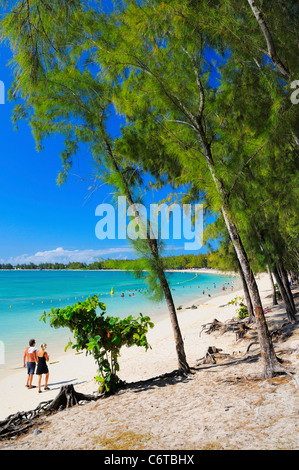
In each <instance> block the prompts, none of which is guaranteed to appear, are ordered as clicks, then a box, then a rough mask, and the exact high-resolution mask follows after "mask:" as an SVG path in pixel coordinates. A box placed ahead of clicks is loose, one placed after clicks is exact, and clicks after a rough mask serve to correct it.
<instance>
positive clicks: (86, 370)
mask: <svg viewBox="0 0 299 470" xmlns="http://www.w3.org/2000/svg"><path fill="white" fill-rule="evenodd" d="M188 272H189V270H188ZM193 272H194V271H193ZM213 274H216V273H215V272H214V271H213ZM221 274H222V275H224V276H226V277H227V276H228V275H227V273H221ZM239 281H240V280H239ZM239 281H238V280H237V281H236V283H237V285H236V287H235V288H234V290H233V291H231V290H230V291H229V292H228V291H224V292H220V293H215V294H213V295H212V296H211V297H209V298H208V299H204V298H202V297H201V298H195V299H193V300H192V301H190V302H186V303H185V304H184V305H183V306H182V309H179V310H177V316H178V321H179V324H180V328H181V330H182V335H183V337H184V341H186V343H185V349H186V355H187V357H188V356H189V357H190V358H188V360H190V362H191V363H192V362H194V361H195V360H196V357H194V353H193V352H192V344H189V341H188V340H187V338H186V337H185V332H184V330H185V329H186V328H188V326H189V324H190V322H192V324H194V325H196V324H202V323H205V322H206V321H207V320H208V319H209V318H210V316H212V313H211V308H212V309H213V308H214V307H215V308H217V309H221V310H222V312H221V316H223V315H222V314H223V312H224V310H225V309H223V308H222V307H223V304H225V305H227V302H228V301H229V300H231V299H232V298H234V297H235V296H237V295H238V296H241V295H242V294H243V291H242V289H241V288H240V287H241V285H240V284H241V282H239ZM192 305H196V306H197V308H196V309H191V308H190V307H191V306H192ZM229 307H230V308H229V317H231V316H233V315H232V310H233V309H234V308H235V307H234V306H229ZM212 319H213V318H212ZM67 334H68V336H70V332H67ZM148 340H149V344H150V345H151V347H152V348H153V349H151V350H149V351H147V352H145V351H144V350H143V349H142V348H137V347H131V348H123V350H122V351H121V357H120V361H119V362H120V372H119V377H120V378H121V379H123V380H125V381H127V380H128V378H127V371H126V368H125V367H123V366H122V364H123V363H126V362H127V361H129V362H130V361H131V360H132V358H134V361H135V360H136V359H137V358H138V360H141V358H142V360H144V361H145V362H144V367H145V369H146V370H147V371H148V372H146V373H145V372H141V373H140V368H137V370H135V373H134V374H133V375H132V378H133V377H134V379H136V380H143V379H144V378H150V377H151V375H152V374H151V372H150V371H151V368H148V367H147V366H146V363H147V360H149V361H152V356H153V354H151V352H152V351H153V350H154V351H155V353H154V355H156V352H157V351H158V349H159V348H160V347H163V352H162V353H161V354H162V355H163V358H164V360H165V358H169V365H167V370H164V369H163V366H162V367H161V366H159V365H158V364H157V363H156V361H155V363H156V366H157V370H156V367H155V372H154V375H157V374H159V373H162V374H163V373H165V372H171V370H173V369H176V368H177V365H176V352H175V346H174V340H173V333H172V327H171V322H170V318H169V315H168V312H167V311H166V312H165V315H163V317H160V319H159V320H158V321H157V322H156V323H155V327H154V328H153V330H150V331H149V332H148ZM164 342H165V345H164ZM65 345H66V343H65V342H64V343H63V347H62V346H61V348H60V350H61V352H59V350H55V349H52V350H51V349H49V351H48V353H49V356H50V361H49V371H50V376H49V387H50V389H51V390H50V391H48V392H44V393H42V394H38V393H37V388H36V389H33V390H28V389H26V388H25V383H26V379H27V372H26V369H25V368H23V367H18V368H17V369H14V370H11V371H10V372H9V373H8V374H7V375H5V376H3V377H1V378H0V403H1V408H0V420H1V419H4V418H6V417H7V416H8V415H10V414H13V413H16V412H18V411H28V410H31V409H34V408H35V407H36V406H37V405H38V404H39V403H40V401H43V400H45V399H46V400H49V399H52V398H54V397H55V396H56V395H57V393H58V392H59V390H60V387H61V386H62V385H63V384H68V383H72V384H73V385H74V386H76V390H77V389H78V391H81V392H82V393H94V392H95V391H96V389H97V385H96V384H95V382H94V380H93V377H94V376H95V375H96V364H95V363H94V360H93V358H92V356H86V355H85V352H80V353H75V352H74V350H68V351H67V352H64V351H63V349H64V347H65ZM197 357H198V356H197ZM158 362H159V361H158ZM140 367H142V366H141V365H140ZM130 369H131V374H132V368H131V367H130ZM43 383H44V379H43V380H42V384H43ZM33 384H34V385H37V376H36V375H35V376H34V378H33Z"/></svg>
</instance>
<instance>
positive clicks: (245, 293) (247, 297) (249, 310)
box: [237, 258, 255, 323]
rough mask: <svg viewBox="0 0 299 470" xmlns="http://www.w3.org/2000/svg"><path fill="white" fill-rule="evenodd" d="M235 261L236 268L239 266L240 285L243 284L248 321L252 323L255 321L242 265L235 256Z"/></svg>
mask: <svg viewBox="0 0 299 470" xmlns="http://www.w3.org/2000/svg"><path fill="white" fill-rule="evenodd" d="M237 261H238V268H239V273H240V278H241V281H242V285H243V291H244V296H245V302H246V306H247V310H248V323H254V322H255V318H254V312H253V308H252V302H251V298H250V294H249V290H248V286H247V282H246V280H245V276H244V273H243V270H242V267H241V265H240V261H239V260H238V258H237Z"/></svg>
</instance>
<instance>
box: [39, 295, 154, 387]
mask: <svg viewBox="0 0 299 470" xmlns="http://www.w3.org/2000/svg"><path fill="white" fill-rule="evenodd" d="M97 309H100V310H101V312H100V313H98V312H97ZM47 318H49V320H50V326H51V327H53V328H61V327H67V328H69V329H70V330H71V332H72V333H73V336H74V343H73V342H72V341H70V342H69V343H68V345H67V346H66V348H65V349H67V348H69V347H72V348H73V349H76V350H77V351H83V350H85V351H86V354H92V355H93V357H94V359H95V361H96V363H97V365H98V375H97V376H96V377H95V379H96V381H97V382H98V383H99V392H100V393H112V392H114V391H115V390H116V388H117V386H118V385H119V383H120V379H119V378H118V376H117V372H118V371H119V364H118V357H119V353H120V349H121V347H122V346H129V347H130V346H133V345H136V346H142V347H144V348H145V349H146V350H147V349H148V348H149V347H150V346H149V344H148V342H147V337H146V333H147V332H148V329H149V328H153V326H154V324H153V323H152V322H151V320H150V318H149V317H144V316H143V315H142V313H140V314H139V317H138V318H133V317H132V316H129V317H127V318H124V319H120V318H118V317H111V316H107V315H106V305H105V304H103V303H102V302H99V300H98V296H97V295H94V296H93V297H91V298H87V299H86V300H85V301H83V302H77V303H76V304H74V305H71V306H67V307H64V308H56V309H54V308H52V309H51V311H50V312H49V313H46V312H44V314H43V315H42V317H41V318H40V320H43V321H44V322H46V319H47Z"/></svg>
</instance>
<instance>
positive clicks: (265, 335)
mask: <svg viewBox="0 0 299 470" xmlns="http://www.w3.org/2000/svg"><path fill="white" fill-rule="evenodd" d="M222 213H223V217H224V220H225V222H226V226H227V228H228V231H229V234H230V237H231V240H232V242H233V245H234V247H235V250H236V253H237V256H238V259H239V262H240V264H241V267H242V269H243V272H244V277H245V280H246V282H247V285H248V289H249V291H250V296H251V300H252V304H253V308H254V315H255V319H256V325H257V331H258V338H259V343H260V347H261V355H262V357H263V360H264V377H265V378H269V377H273V376H275V375H276V373H277V372H279V371H281V369H282V368H281V366H280V364H279V362H278V360H277V357H276V355H275V351H274V347H273V343H272V340H271V336H270V333H269V329H268V326H267V323H266V319H265V315H264V311H263V307H262V302H261V299H260V294H259V290H258V287H257V284H256V281H255V277H254V275H253V272H252V270H251V266H250V263H249V261H248V258H247V255H246V252H245V250H244V247H243V244H242V241H241V238H240V235H239V233H238V230H237V228H236V226H235V224H234V222H233V220H232V216H231V214H230V212H229V211H228V209H227V208H224V207H223V208H222Z"/></svg>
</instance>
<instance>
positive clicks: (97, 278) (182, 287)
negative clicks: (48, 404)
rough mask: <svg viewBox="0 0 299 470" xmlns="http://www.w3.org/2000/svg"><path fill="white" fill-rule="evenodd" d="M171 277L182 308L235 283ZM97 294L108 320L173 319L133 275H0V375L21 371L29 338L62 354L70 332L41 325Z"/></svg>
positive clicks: (184, 275) (227, 279)
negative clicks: (47, 315)
mask: <svg viewBox="0 0 299 470" xmlns="http://www.w3.org/2000/svg"><path fill="white" fill-rule="evenodd" d="M167 276H168V279H169V282H170V285H171V290H172V294H173V298H174V302H175V305H176V306H177V307H178V306H179V305H185V304H186V303H188V302H192V301H193V300H195V299H200V298H201V299H202V300H204V301H206V300H208V298H209V297H208V295H210V296H212V295H214V294H217V293H220V292H221V290H222V286H223V285H225V286H226V287H230V286H231V285H232V284H233V283H234V282H235V279H233V278H230V277H227V276H219V275H214V274H208V273H207V274H205V273H198V274H197V273H195V272H188V273H185V272H172V273H167ZM111 288H113V289H114V294H113V295H111ZM203 291H205V292H204V293H203ZM122 293H124V297H121V294H122ZM93 294H99V297H100V300H101V301H102V302H104V303H105V304H106V306H107V314H108V315H114V316H118V317H121V318H123V317H126V316H128V315H133V316H137V315H138V314H139V313H140V312H141V313H142V314H144V315H148V316H150V317H151V318H152V320H153V321H154V322H155V321H157V320H158V319H161V318H163V317H164V316H166V315H168V311H167V307H166V302H165V301H163V302H161V303H158V304H157V303H153V302H152V301H151V300H150V299H148V298H147V296H146V284H145V282H144V280H142V279H138V280H137V279H136V278H135V277H134V275H133V273H128V272H123V271H0V345H1V348H2V349H1V351H0V372H1V371H4V370H6V369H8V368H12V367H15V368H17V367H21V366H22V355H23V351H24V349H25V348H26V347H27V345H28V341H29V339H30V338H35V339H36V342H37V346H39V345H40V344H41V343H42V342H46V343H47V344H48V349H49V350H51V349H52V350H53V347H54V345H55V346H56V347H58V346H59V347H60V348H61V351H63V347H64V346H65V344H66V343H67V341H68V339H69V337H70V332H69V331H68V330H66V329H62V328H61V329H53V328H51V327H50V326H49V325H48V324H44V322H40V321H39V319H40V317H41V315H42V314H43V312H44V311H45V310H46V311H49V310H50V309H51V307H54V308H57V307H63V306H65V305H71V304H74V303H76V302H78V301H79V300H83V299H86V297H87V296H89V295H93ZM133 294H134V295H133ZM3 349H4V353H5V355H4V360H3ZM1 352H2V354H1Z"/></svg>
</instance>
